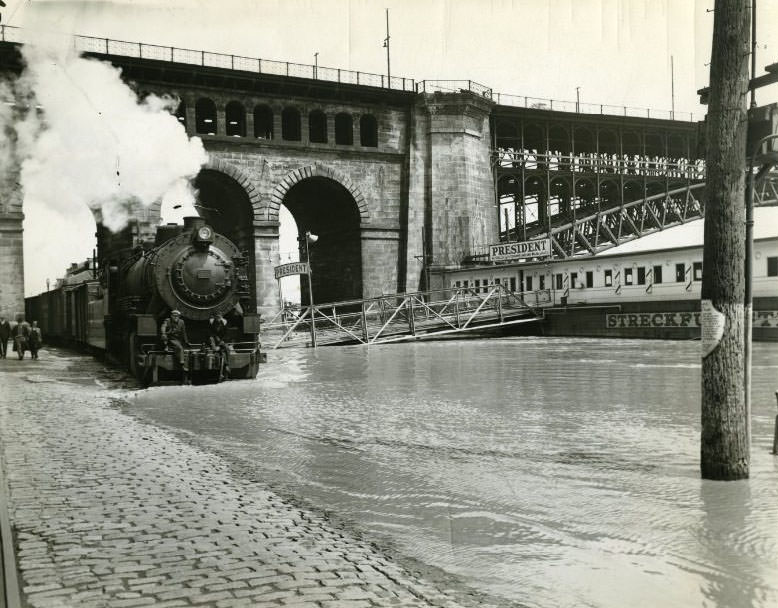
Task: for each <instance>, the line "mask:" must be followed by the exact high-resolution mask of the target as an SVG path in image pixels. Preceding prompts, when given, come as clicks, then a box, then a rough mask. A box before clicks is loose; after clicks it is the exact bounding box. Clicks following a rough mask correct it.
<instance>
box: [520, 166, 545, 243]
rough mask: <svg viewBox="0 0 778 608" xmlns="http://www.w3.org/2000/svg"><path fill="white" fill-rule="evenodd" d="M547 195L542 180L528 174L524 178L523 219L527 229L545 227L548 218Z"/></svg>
mask: <svg viewBox="0 0 778 608" xmlns="http://www.w3.org/2000/svg"><path fill="white" fill-rule="evenodd" d="M547 204H548V197H547V196H546V188H545V185H544V183H543V180H542V179H540V178H539V177H537V176H530V177H527V178H526V179H525V180H524V206H523V209H524V220H525V226H526V228H527V229H528V230H529V229H538V228H542V227H545V225H546V220H547V218H548V209H547Z"/></svg>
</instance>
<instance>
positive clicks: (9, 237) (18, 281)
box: [0, 203, 24, 320]
mask: <svg viewBox="0 0 778 608" xmlns="http://www.w3.org/2000/svg"><path fill="white" fill-rule="evenodd" d="M6 205H7V203H6ZM19 206H21V205H19ZM23 220H24V214H23V213H22V212H21V211H3V212H2V213H0V260H2V264H0V315H3V316H5V317H6V318H7V319H9V320H12V319H14V318H15V317H16V315H17V314H23V313H24V248H23V246H22V234H23V233H24V229H23V228H22V221H23Z"/></svg>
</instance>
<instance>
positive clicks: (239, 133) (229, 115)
mask: <svg viewBox="0 0 778 608" xmlns="http://www.w3.org/2000/svg"><path fill="white" fill-rule="evenodd" d="M224 114H225V119H226V120H227V126H226V133H227V135H230V136H233V137H245V136H246V110H245V109H244V108H243V104H241V103H240V102H238V101H231V102H230V103H228V104H227V107H226V108H225V109H224Z"/></svg>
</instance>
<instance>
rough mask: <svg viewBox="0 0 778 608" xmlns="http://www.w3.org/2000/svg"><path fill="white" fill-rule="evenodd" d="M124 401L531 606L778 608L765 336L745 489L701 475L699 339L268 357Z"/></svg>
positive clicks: (775, 464)
mask: <svg viewBox="0 0 778 608" xmlns="http://www.w3.org/2000/svg"><path fill="white" fill-rule="evenodd" d="M269 361H270V362H269V363H268V365H267V366H264V367H262V369H261V371H260V375H259V377H258V378H257V380H256V381H254V382H239V383H231V384H226V385H221V386H218V387H198V388H193V387H181V388H158V389H151V390H148V391H141V392H139V393H138V394H137V396H136V398H135V399H133V400H132V401H131V402H130V407H131V409H132V410H134V411H136V412H138V413H140V414H141V415H143V416H146V417H149V418H151V419H153V420H155V421H157V422H159V423H162V424H166V425H169V426H171V427H175V428H179V429H184V430H188V431H193V432H196V433H197V434H198V435H202V436H206V437H207V438H209V440H210V441H213V442H216V443H217V444H218V446H219V447H220V448H222V449H224V450H226V451H228V452H230V453H231V454H232V455H234V456H236V457H238V458H240V459H242V460H244V461H245V462H249V463H252V465H253V466H256V467H257V468H258V469H259V470H260V474H261V475H262V476H263V477H264V478H265V479H268V480H270V481H271V482H272V483H274V484H276V486H280V487H282V488H283V489H284V490H285V491H287V492H289V493H292V494H294V495H296V496H300V497H304V499H305V500H306V501H307V502H309V503H311V504H313V505H316V506H317V507H319V508H322V509H326V510H328V511H331V512H333V513H336V514H337V515H338V516H339V518H341V519H345V520H346V521H349V522H352V523H353V524H354V525H356V526H357V527H358V528H360V529H362V530H365V531H367V532H368V534H369V535H370V536H372V537H374V538H379V539H382V540H383V541H384V542H387V543H389V544H391V545H392V546H393V547H394V548H395V549H396V550H397V551H398V552H399V553H401V554H403V555H407V556H411V557H414V558H416V559H419V560H421V561H423V562H425V563H427V564H431V565H433V566H436V567H439V568H442V569H444V570H445V571H447V572H449V573H452V574H454V575H456V576H457V577H458V578H460V579H462V580H463V581H465V582H466V583H467V584H468V585H471V586H473V587H476V588H478V589H479V590H482V591H484V592H486V593H489V594H491V595H493V596H497V597H503V598H505V599H506V600H514V601H520V602H521V603H523V604H526V605H529V606H543V607H560V606H570V607H573V606H576V607H577V606H598V607H614V608H616V607H618V608H623V607H624V606H631V607H639V606H645V607H652V608H653V607H657V606H665V607H667V606H721V607H728V608H730V607H738V606H776V605H778V460H777V459H776V458H775V457H773V456H771V455H770V454H769V450H770V447H771V445H772V436H773V421H774V418H775V414H776V408H775V397H774V391H775V390H776V389H778V374H777V373H776V372H777V371H778V345H775V344H756V345H755V348H754V362H755V368H754V389H753V394H754V406H753V409H754V421H753V438H754V445H753V452H752V469H751V474H752V479H751V480H750V481H743V482H729V483H722V482H703V481H701V480H700V479H699V470H698V467H699V464H698V461H699V407H700V406H699V403H700V389H699V385H700V365H699V343H698V342H658V341H603V340H581V339H537V338H534V339H533V338H529V339H528V338H514V339H500V340H488V341H487V340H483V341H481V340H475V341H446V342H436V343H419V344H404V345H394V346H381V347H377V348H371V349H370V350H367V349H365V348H362V347H347V348H322V349H319V350H318V351H317V352H313V351H311V350H308V351H276V352H271V353H270V354H269Z"/></svg>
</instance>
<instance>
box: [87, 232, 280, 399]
mask: <svg viewBox="0 0 778 608" xmlns="http://www.w3.org/2000/svg"><path fill="white" fill-rule="evenodd" d="M100 237H103V238H100ZM116 237H118V238H116ZM122 245H124V247H122ZM126 245H131V246H130V247H129V248H127V247H126ZM98 246H100V248H101V252H100V253H101V260H102V264H101V265H102V268H103V281H104V283H105V287H106V288H107V289H106V290H107V292H108V298H109V301H108V313H109V314H108V315H106V317H105V333H106V349H107V351H108V352H109V353H110V354H111V355H112V356H114V357H115V358H117V359H119V360H120V361H122V362H124V363H125V364H126V365H127V367H128V368H129V370H130V371H131V372H132V373H133V374H134V375H135V376H136V377H137V378H138V380H139V381H140V382H141V383H142V384H144V385H146V386H148V385H156V384H170V383H175V384H178V383H183V384H190V383H194V384H204V383H213V382H219V381H221V380H223V379H228V378H229V379H245V378H254V377H255V376H256V375H257V371H258V366H259V363H261V362H263V361H265V358H266V355H265V354H264V353H262V352H261V351H260V343H259V330H260V327H259V326H260V317H259V315H258V314H257V313H256V312H255V310H256V306H255V303H254V300H255V296H254V294H253V290H252V285H251V281H250V279H249V259H248V256H247V255H245V254H244V253H242V252H241V251H240V250H239V249H238V247H237V246H236V245H235V244H234V243H233V242H232V241H230V240H229V239H228V238H227V237H225V236H224V235H221V234H218V233H217V232H215V231H214V230H213V228H212V227H211V226H210V225H208V224H207V223H206V221H205V220H204V219H202V218H200V217H187V218H184V224H183V226H181V225H179V224H167V225H164V226H159V227H157V230H156V235H155V238H154V241H153V245H152V243H151V242H150V241H148V240H147V241H144V240H143V239H139V238H138V235H137V234H135V235H132V234H128V233H126V232H125V233H124V235H110V234H109V233H108V232H107V231H105V230H104V229H103V231H102V234H101V233H100V232H99V233H98ZM172 310H178V311H180V314H181V318H183V320H184V322H185V324H186V334H187V339H188V342H187V343H185V344H183V345H182V346H183V347H184V352H183V358H184V365H181V363H180V362H179V361H178V358H177V357H175V356H174V353H173V350H172V349H171V348H170V347H169V346H168V345H167V344H164V343H163V342H162V341H161V339H160V328H161V326H162V324H163V322H164V320H165V319H166V318H167V317H169V315H170V312H171V311H172ZM217 314H218V315H222V316H223V318H224V320H226V324H227V325H226V328H225V330H226V331H223V332H222V335H223V344H222V346H221V348H219V347H218V345H217V346H215V345H214V344H213V343H212V342H211V341H210V339H209V338H210V335H211V326H210V324H209V321H210V320H212V319H213V317H214V316H215V315H217Z"/></svg>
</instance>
